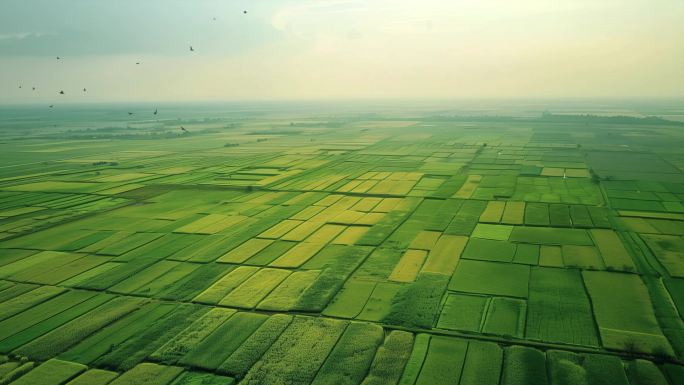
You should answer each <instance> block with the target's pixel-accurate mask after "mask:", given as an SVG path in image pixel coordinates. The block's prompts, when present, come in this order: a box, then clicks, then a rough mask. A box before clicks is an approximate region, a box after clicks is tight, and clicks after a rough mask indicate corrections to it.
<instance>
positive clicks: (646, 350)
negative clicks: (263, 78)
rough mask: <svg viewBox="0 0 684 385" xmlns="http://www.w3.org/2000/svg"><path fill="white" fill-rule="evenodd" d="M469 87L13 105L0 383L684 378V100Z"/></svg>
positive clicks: (512, 384) (0, 235) (0, 177)
mask: <svg viewBox="0 0 684 385" xmlns="http://www.w3.org/2000/svg"><path fill="white" fill-rule="evenodd" d="M457 105H458V104H457V103H455V104H454V105H452V106H451V107H449V108H446V107H444V108H443V107H439V108H431V107H429V104H426V105H424V106H422V107H420V108H418V107H416V106H414V107H410V106H368V105H366V106H362V105H358V104H356V105H351V106H343V105H332V104H326V105H311V104H264V103H261V104H259V103H254V104H249V103H244V104H230V105H199V104H198V105H193V106H186V107H178V106H176V107H173V106H166V107H165V106H161V107H150V106H146V105H138V106H75V105H72V106H57V107H58V108H52V109H47V108H46V107H43V106H40V107H28V106H27V107H3V109H2V110H1V113H2V116H3V118H2V119H1V120H0V160H2V162H1V163H2V165H1V166H0V383H2V384H7V383H13V384H47V385H53V384H54V385H59V384H67V383H68V384H71V385H75V384H89V385H92V384H94V385H97V384H112V385H123V384H147V383H149V384H159V385H166V384H174V385H181V384H205V385H210V384H217V385H218V384H233V383H235V384H237V383H239V384H263V385H273V384H302V385H304V384H307V385H308V384H312V385H323V384H330V385H333V384H334V385H338V384H345V385H354V384H361V385H380V384H388V385H389V384H392V385H435V384H454V385H497V384H501V385H546V384H549V385H551V384H588V385H589V384H613V385H641V384H643V385H679V384H682V380H683V379H684V366H682V362H683V361H682V360H683V359H684V324H683V322H682V314H684V151H682V148H684V122H682V119H681V116H682V114H683V113H684V112H683V111H684V110H682V109H681V105H679V104H677V103H670V104H663V105H646V106H641V107H635V106H634V105H630V106H628V107H625V108H624V109H620V108H618V107H615V106H613V107H611V106H607V107H596V104H585V105H572V103H568V104H566V105H564V104H563V103H560V102H559V104H557V105H555V106H554V107H553V108H551V109H550V111H549V110H546V109H542V110H540V108H539V106H538V105H532V104H531V105H524V104H507V105H505V104H501V105H496V104H494V105H488V106H487V108H483V107H481V106H475V105H466V106H462V107H458V108H457ZM563 106H565V107H563ZM678 106H679V107H678ZM155 110H158V112H159V113H158V114H153V112H155ZM128 112H132V113H133V114H129V113H128ZM579 112H581V114H580V113H579ZM655 114H658V115H659V116H664V117H666V119H663V118H654V117H649V116H651V115H655Z"/></svg>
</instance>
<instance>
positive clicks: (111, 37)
mask: <svg viewBox="0 0 684 385" xmlns="http://www.w3.org/2000/svg"><path fill="white" fill-rule="evenodd" d="M243 10H247V11H248V13H247V14H243ZM214 17H215V18H216V20H213V18H214ZM190 45H192V46H193V47H194V49H195V52H190V50H189V46H190ZM57 56H60V57H61V58H62V59H61V60H59V61H58V60H57V59H56V57H57ZM137 61H140V62H141V64H140V65H136V64H135V62H137ZM19 85H21V86H22V88H21V89H19ZM34 86H35V87H36V88H37V90H36V91H35V92H34V91H31V87H34ZM84 87H85V88H87V89H88V92H87V93H85V94H84V93H83V91H82V89H83V88H84ZM59 90H64V91H65V93H66V95H64V96H62V95H58V94H57V92H58V91H59ZM683 96H684V1H683V0H515V1H513V0H311V1H305V0H300V1H297V0H116V1H110V0H1V1H0V103H51V102H93V101H112V102H139V101H220V100H279V99H359V98H361V99H366V98H378V99H381V98H405V99H421V98H424V99H449V98H546V97H553V98H563V97H591V98H596V97H607V98H653V97H683Z"/></svg>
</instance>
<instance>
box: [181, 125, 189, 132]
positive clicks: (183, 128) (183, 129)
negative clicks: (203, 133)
mask: <svg viewBox="0 0 684 385" xmlns="http://www.w3.org/2000/svg"><path fill="white" fill-rule="evenodd" d="M180 129H181V131H183V132H188V130H186V129H185V127H183V126H180Z"/></svg>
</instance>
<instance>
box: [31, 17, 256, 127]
mask: <svg viewBox="0 0 684 385" xmlns="http://www.w3.org/2000/svg"><path fill="white" fill-rule="evenodd" d="M242 13H243V14H245V15H246V14H247V11H246V10H245V11H242ZM212 20H213V21H216V17H212ZM190 52H195V48H194V47H193V46H192V45H191V46H190ZM57 60H62V58H61V57H60V56H57ZM140 63H141V62H139V61H137V62H135V64H136V65H140ZM19 88H22V86H21V84H20V85H19ZM35 90H36V87H35V86H34V87H31V91H35ZM83 92H88V89H87V88H85V87H84V88H83ZM58 94H60V95H66V93H65V92H64V90H59V92H58ZM54 107H55V105H54V104H50V105H49V106H48V108H54ZM158 113H159V110H158V109H156V108H155V109H154V112H153V113H152V115H155V116H156V115H157V114H158ZM132 115H135V113H134V112H130V111H129V112H128V116H132ZM180 130H181V131H183V132H185V133H187V132H188V130H186V129H185V127H183V126H180Z"/></svg>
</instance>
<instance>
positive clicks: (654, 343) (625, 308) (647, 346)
mask: <svg viewBox="0 0 684 385" xmlns="http://www.w3.org/2000/svg"><path fill="white" fill-rule="evenodd" d="M582 276H583V278H584V282H585V284H586V285H587V289H588V290H589V294H590V296H591V299H592V306H593V310H594V314H595V315H596V322H597V323H598V327H599V331H600V332H601V340H602V342H603V345H604V346H605V347H608V348H612V349H620V350H626V349H634V350H637V351H641V352H656V351H657V352H662V353H664V354H670V355H671V354H673V353H672V348H671V347H670V344H669V342H668V341H667V339H666V338H665V337H664V336H663V334H662V331H661V330H660V326H659V325H658V321H657V320H656V317H655V313H654V311H653V305H652V303H651V299H650V297H649V294H648V290H647V289H646V286H645V285H644V283H643V282H642V281H641V279H640V278H639V276H637V275H632V274H621V273H610V272H597V271H585V272H583V273H582Z"/></svg>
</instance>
